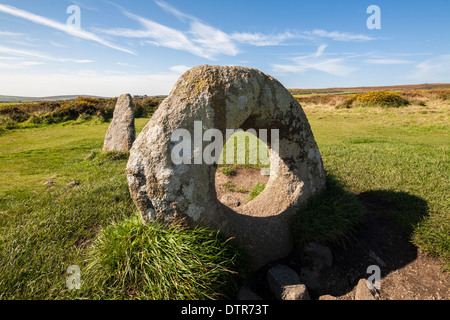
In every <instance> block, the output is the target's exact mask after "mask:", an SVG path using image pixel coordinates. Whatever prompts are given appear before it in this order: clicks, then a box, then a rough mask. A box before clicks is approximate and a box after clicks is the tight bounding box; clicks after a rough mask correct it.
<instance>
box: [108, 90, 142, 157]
mask: <svg viewBox="0 0 450 320" xmlns="http://www.w3.org/2000/svg"><path fill="white" fill-rule="evenodd" d="M135 139H136V129H135V127H134V105H133V99H132V98H131V96H130V95H129V94H123V95H121V96H120V97H119V98H118V99H117V103H116V106H115V108H114V116H113V120H112V122H111V124H110V125H109V128H108V131H107V132H106V136H105V142H104V144H103V150H102V151H103V152H109V151H119V152H127V151H130V149H131V146H132V145H133V142H134V140H135Z"/></svg>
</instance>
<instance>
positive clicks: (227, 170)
mask: <svg viewBox="0 0 450 320" xmlns="http://www.w3.org/2000/svg"><path fill="white" fill-rule="evenodd" d="M220 171H221V172H222V173H223V174H224V175H226V176H227V177H234V176H235V175H236V169H235V168H233V167H223V168H222V169H221V170H220Z"/></svg>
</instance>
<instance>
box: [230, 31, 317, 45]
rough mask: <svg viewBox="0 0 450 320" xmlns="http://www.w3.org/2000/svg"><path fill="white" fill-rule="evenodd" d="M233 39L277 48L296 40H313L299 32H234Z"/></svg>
mask: <svg viewBox="0 0 450 320" xmlns="http://www.w3.org/2000/svg"><path fill="white" fill-rule="evenodd" d="M231 38H232V39H233V40H235V41H237V42H240V43H245V44H249V45H252V46H257V47H265V46H276V45H280V44H283V43H284V42H286V41H288V40H294V39H312V38H311V37H309V36H307V35H305V34H301V33H299V32H290V31H285V32H282V33H276V34H264V33H260V32H256V33H249V32H234V33H232V34H231Z"/></svg>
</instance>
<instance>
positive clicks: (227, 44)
mask: <svg viewBox="0 0 450 320" xmlns="http://www.w3.org/2000/svg"><path fill="white" fill-rule="evenodd" d="M154 2H155V3H156V4H157V5H158V6H159V7H160V8H161V9H163V10H164V11H166V12H167V13H169V14H171V15H173V16H174V17H175V18H176V19H178V20H179V21H181V22H183V23H185V24H186V25H187V28H186V30H179V29H175V28H172V27H169V26H166V25H163V24H160V23H157V22H155V21H154V20H151V19H148V18H145V17H142V16H139V15H136V14H133V13H130V12H128V11H127V10H126V9H124V8H122V7H120V6H118V5H116V6H117V7H118V8H120V10H121V11H122V13H123V14H124V15H125V16H127V17H128V18H130V19H133V20H135V21H137V22H139V24H140V25H141V26H142V28H141V29H127V28H112V29H96V31H97V32H101V33H104V34H107V35H109V36H114V37H127V38H141V39H142V40H141V41H140V43H141V44H151V45H154V46H160V47H166V48H171V49H174V50H180V51H186V52H189V53H191V54H194V55H196V56H199V57H202V58H206V59H209V60H216V57H217V56H218V55H228V56H236V55H237V54H239V52H240V50H239V45H242V44H244V45H251V46H258V47H263V46H277V45H285V44H287V43H288V42H289V41H290V40H299V39H302V40H318V39H319V40H320V39H323V38H327V39H332V40H335V41H368V40H374V38H372V37H369V36H365V35H358V34H351V33H345V32H339V31H334V32H327V31H325V30H314V31H303V32H302V31H284V32H280V33H272V34H265V33H261V32H253V33H251V32H233V33H226V32H224V31H222V30H220V29H218V28H215V27H213V26H211V25H210V24H208V23H206V22H204V21H202V20H201V19H199V18H197V17H195V16H192V15H189V14H186V13H184V12H181V11H180V10H178V9H177V8H175V7H173V6H172V5H170V4H168V3H167V2H164V1H161V0H156V1H154Z"/></svg>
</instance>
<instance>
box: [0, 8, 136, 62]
mask: <svg viewBox="0 0 450 320" xmlns="http://www.w3.org/2000/svg"><path fill="white" fill-rule="evenodd" d="M0 12H3V13H6V14H9V15H12V16H15V17H19V18H22V19H25V20H28V21H31V22H33V23H36V24H40V25H43V26H46V27H49V28H52V29H55V30H59V31H62V32H64V33H66V34H68V35H71V36H74V37H77V38H80V39H84V40H89V41H94V42H97V43H99V44H101V45H104V46H106V47H109V48H112V49H115V50H119V51H123V52H127V53H130V54H135V53H134V52H133V51H131V50H129V49H126V48H123V47H120V46H118V45H115V44H113V43H111V42H109V41H107V40H105V39H103V38H101V37H99V36H98V35H96V34H94V33H92V32H89V31H85V30H82V29H75V28H72V27H70V26H67V25H66V24H64V23H61V22H58V21H55V20H52V19H49V18H46V17H43V16H39V15H36V14H34V13H31V12H28V11H25V10H21V9H18V8H16V7H13V6H10V5H5V4H0Z"/></svg>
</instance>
